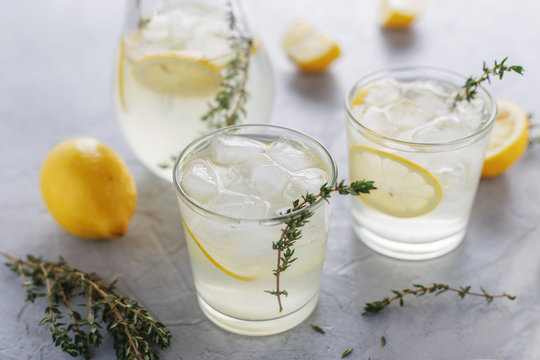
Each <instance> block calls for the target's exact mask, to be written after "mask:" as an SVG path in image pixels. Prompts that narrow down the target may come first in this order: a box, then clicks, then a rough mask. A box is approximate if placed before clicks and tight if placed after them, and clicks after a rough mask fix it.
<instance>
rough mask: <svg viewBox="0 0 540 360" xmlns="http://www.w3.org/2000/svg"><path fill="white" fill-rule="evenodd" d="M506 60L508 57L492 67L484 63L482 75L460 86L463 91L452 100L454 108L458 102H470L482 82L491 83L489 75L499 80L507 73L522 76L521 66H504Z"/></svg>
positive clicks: (495, 62) (470, 78)
mask: <svg viewBox="0 0 540 360" xmlns="http://www.w3.org/2000/svg"><path fill="white" fill-rule="evenodd" d="M506 60H508V56H507V57H505V58H504V59H502V60H501V62H497V60H495V61H494V62H493V66H492V67H489V66H487V65H486V62H485V61H484V63H483V65H482V74H481V75H480V76H479V77H477V78H475V77H473V76H470V77H468V78H467V80H466V81H465V84H464V85H463V86H462V88H463V91H461V92H458V93H457V94H456V96H455V98H454V106H455V105H456V104H457V103H458V102H459V101H463V100H467V101H468V102H470V101H471V100H473V99H474V98H475V97H476V95H477V93H478V87H479V86H480V84H482V83H483V82H484V81H487V82H488V83H491V75H493V76H495V77H498V78H499V80H500V79H502V78H503V76H504V74H505V73H507V72H515V73H518V74H520V75H523V71H524V69H523V66H521V65H506Z"/></svg>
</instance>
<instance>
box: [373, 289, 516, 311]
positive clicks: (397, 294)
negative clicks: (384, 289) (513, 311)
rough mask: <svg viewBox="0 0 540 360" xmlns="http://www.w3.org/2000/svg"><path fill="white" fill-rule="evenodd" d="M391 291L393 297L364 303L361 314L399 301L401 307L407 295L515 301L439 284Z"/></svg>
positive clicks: (512, 297)
mask: <svg viewBox="0 0 540 360" xmlns="http://www.w3.org/2000/svg"><path fill="white" fill-rule="evenodd" d="M391 291H392V293H394V296H393V297H385V298H384V299H382V300H378V301H374V302H370V303H366V304H365V306H364V313H363V314H364V315H365V314H369V313H379V312H381V311H382V310H384V309H385V308H386V307H387V306H388V305H390V304H391V303H392V302H394V301H399V306H401V307H402V306H403V305H404V304H405V302H404V300H403V298H404V297H405V296H407V295H414V296H416V297H420V296H423V295H425V294H434V295H435V296H437V295H440V294H442V293H445V292H447V291H451V292H455V293H457V295H458V296H459V297H460V298H461V299H463V298H465V296H467V295H472V296H479V297H483V298H485V299H486V301H487V302H488V303H490V302H492V301H493V300H494V299H496V298H506V299H508V300H512V301H513V300H515V299H516V296H514V295H509V294H507V293H503V294H499V295H491V294H489V293H488V292H487V291H486V290H484V289H483V288H480V291H481V292H473V291H471V287H470V286H460V287H459V288H453V287H450V285H447V284H440V283H433V284H432V285H431V286H424V285H421V284H413V288H411V289H404V290H401V291H398V290H391Z"/></svg>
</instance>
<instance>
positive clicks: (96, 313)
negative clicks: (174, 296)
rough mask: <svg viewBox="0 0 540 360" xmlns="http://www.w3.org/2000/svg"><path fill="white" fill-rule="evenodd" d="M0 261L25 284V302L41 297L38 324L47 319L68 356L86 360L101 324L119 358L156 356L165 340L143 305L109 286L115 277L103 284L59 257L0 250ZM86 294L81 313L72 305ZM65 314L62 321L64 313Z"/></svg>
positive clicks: (155, 358) (152, 358)
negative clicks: (52, 258) (23, 256)
mask: <svg viewBox="0 0 540 360" xmlns="http://www.w3.org/2000/svg"><path fill="white" fill-rule="evenodd" d="M0 255H2V256H4V257H5V258H7V260H8V262H7V263H6V265H7V266H8V267H9V268H10V269H11V270H12V271H13V272H15V273H17V274H18V275H19V276H20V277H21V280H22V283H23V285H24V286H25V288H26V301H30V302H32V303H33V302H35V300H36V299H37V298H40V297H44V298H47V306H46V308H45V317H44V318H43V319H41V321H40V322H39V325H40V326H43V325H46V324H49V330H50V331H51V334H52V340H53V342H54V344H55V345H56V346H59V347H60V348H61V349H62V351H64V352H66V353H68V354H69V355H71V356H73V357H76V356H79V355H80V356H83V357H84V358H85V359H90V357H91V350H90V346H92V347H99V346H100V345H101V342H102V339H103V337H102V335H101V333H100V329H102V328H103V326H106V329H107V332H108V333H109V335H110V336H111V337H112V338H113V346H114V349H115V352H116V357H117V358H118V359H119V360H158V359H159V358H160V357H159V351H158V349H157V348H158V347H159V348H161V349H163V348H166V347H168V346H169V345H170V341H171V334H170V333H169V331H168V330H166V329H165V326H164V325H163V324H162V323H160V322H159V321H156V320H154V319H153V318H152V317H151V316H150V315H149V314H148V310H146V309H145V308H144V307H142V306H141V305H140V304H139V303H138V302H137V301H134V300H130V299H129V298H127V297H126V296H123V295H122V294H120V293H119V292H118V291H117V290H115V282H113V283H111V284H110V285H107V284H105V283H103V282H102V280H101V278H100V277H99V276H98V275H97V274H95V273H86V272H83V271H81V270H79V269H77V268H75V267H72V266H70V265H68V264H67V263H66V262H65V261H64V259H62V258H60V260H59V261H58V262H51V261H45V260H43V259H42V258H38V257H34V256H32V255H28V256H27V258H26V259H19V258H16V257H14V256H12V255H10V254H8V253H5V252H3V251H0ZM81 298H87V302H86V303H81V304H77V306H78V307H82V308H85V311H86V314H87V315H85V316H83V315H81V313H80V312H78V311H76V310H75V307H74V306H73V305H72V302H73V301H74V300H80V299H81ZM66 313H67V317H68V318H70V319H71V323H70V324H69V325H68V324H67V320H64V319H65V317H66Z"/></svg>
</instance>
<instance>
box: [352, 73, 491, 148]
mask: <svg viewBox="0 0 540 360" xmlns="http://www.w3.org/2000/svg"><path fill="white" fill-rule="evenodd" d="M422 70H424V71H432V72H436V73H440V74H446V75H451V76H454V77H456V78H460V79H462V80H463V82H465V81H466V80H467V77H466V76H464V75H462V74H460V73H458V72H455V71H452V70H448V69H445V68H441V67H437V66H430V65H415V66H400V67H387V68H382V69H379V70H375V71H372V72H370V73H368V74H366V75H364V76H362V77H361V78H360V79H358V80H357V81H355V82H354V83H353V84H352V85H351V86H350V87H349V89H348V90H347V92H346V94H345V111H346V113H347V116H348V118H349V119H350V120H352V122H353V123H354V125H356V126H359V127H360V128H361V129H362V131H365V132H367V133H368V134H369V136H372V137H374V138H376V139H378V140H382V141H385V142H389V143H393V144H396V145H399V146H405V147H413V148H424V149H434V148H435V149H436V148H446V147H457V146H459V145H462V144H466V143H468V142H469V141H473V140H474V139H475V138H477V137H479V136H480V135H482V134H483V133H485V132H487V131H488V130H489V129H490V128H491V126H492V125H493V123H494V122H495V119H496V117H497V112H498V109H497V104H496V102H495V101H494V99H493V97H492V96H491V94H490V92H489V91H487V90H486V88H484V87H483V86H479V87H478V89H479V90H480V91H481V92H482V93H483V94H482V95H483V96H484V97H485V98H486V99H487V101H486V103H487V105H488V107H489V111H490V114H489V119H488V120H487V121H486V122H485V123H484V124H483V125H482V127H480V128H479V129H477V130H476V131H474V132H472V133H471V134H469V135H467V136H465V137H462V138H458V139H454V140H450V141H441V142H414V141H406V140H399V139H396V138H392V137H390V136H386V135H382V134H379V133H377V132H375V131H373V130H371V129H370V128H368V127H366V126H364V125H363V124H362V123H360V121H359V120H358V119H357V117H356V116H355V115H354V114H353V112H352V109H351V104H350V103H351V101H352V99H353V97H354V95H355V91H358V85H360V84H361V83H362V82H366V80H368V79H370V78H373V77H375V79H373V80H377V78H376V77H377V76H378V75H381V74H384V73H388V74H392V73H398V72H407V71H422ZM436 80H437V79H436ZM371 82H373V81H368V82H366V84H364V85H368V84H370V83H371ZM458 86H459V85H458ZM488 102H489V103H488ZM489 105H490V106H489Z"/></svg>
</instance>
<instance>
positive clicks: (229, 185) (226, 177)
mask: <svg viewBox="0 0 540 360" xmlns="http://www.w3.org/2000/svg"><path fill="white" fill-rule="evenodd" d="M216 173H217V174H218V178H219V179H220V184H221V187H222V188H223V189H226V190H232V191H235V192H239V193H242V194H248V193H249V192H250V188H249V186H248V185H247V184H246V182H245V181H244V178H243V177H241V176H240V175H239V174H237V173H236V172H235V171H233V170H232V168H230V167H226V166H216Z"/></svg>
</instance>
